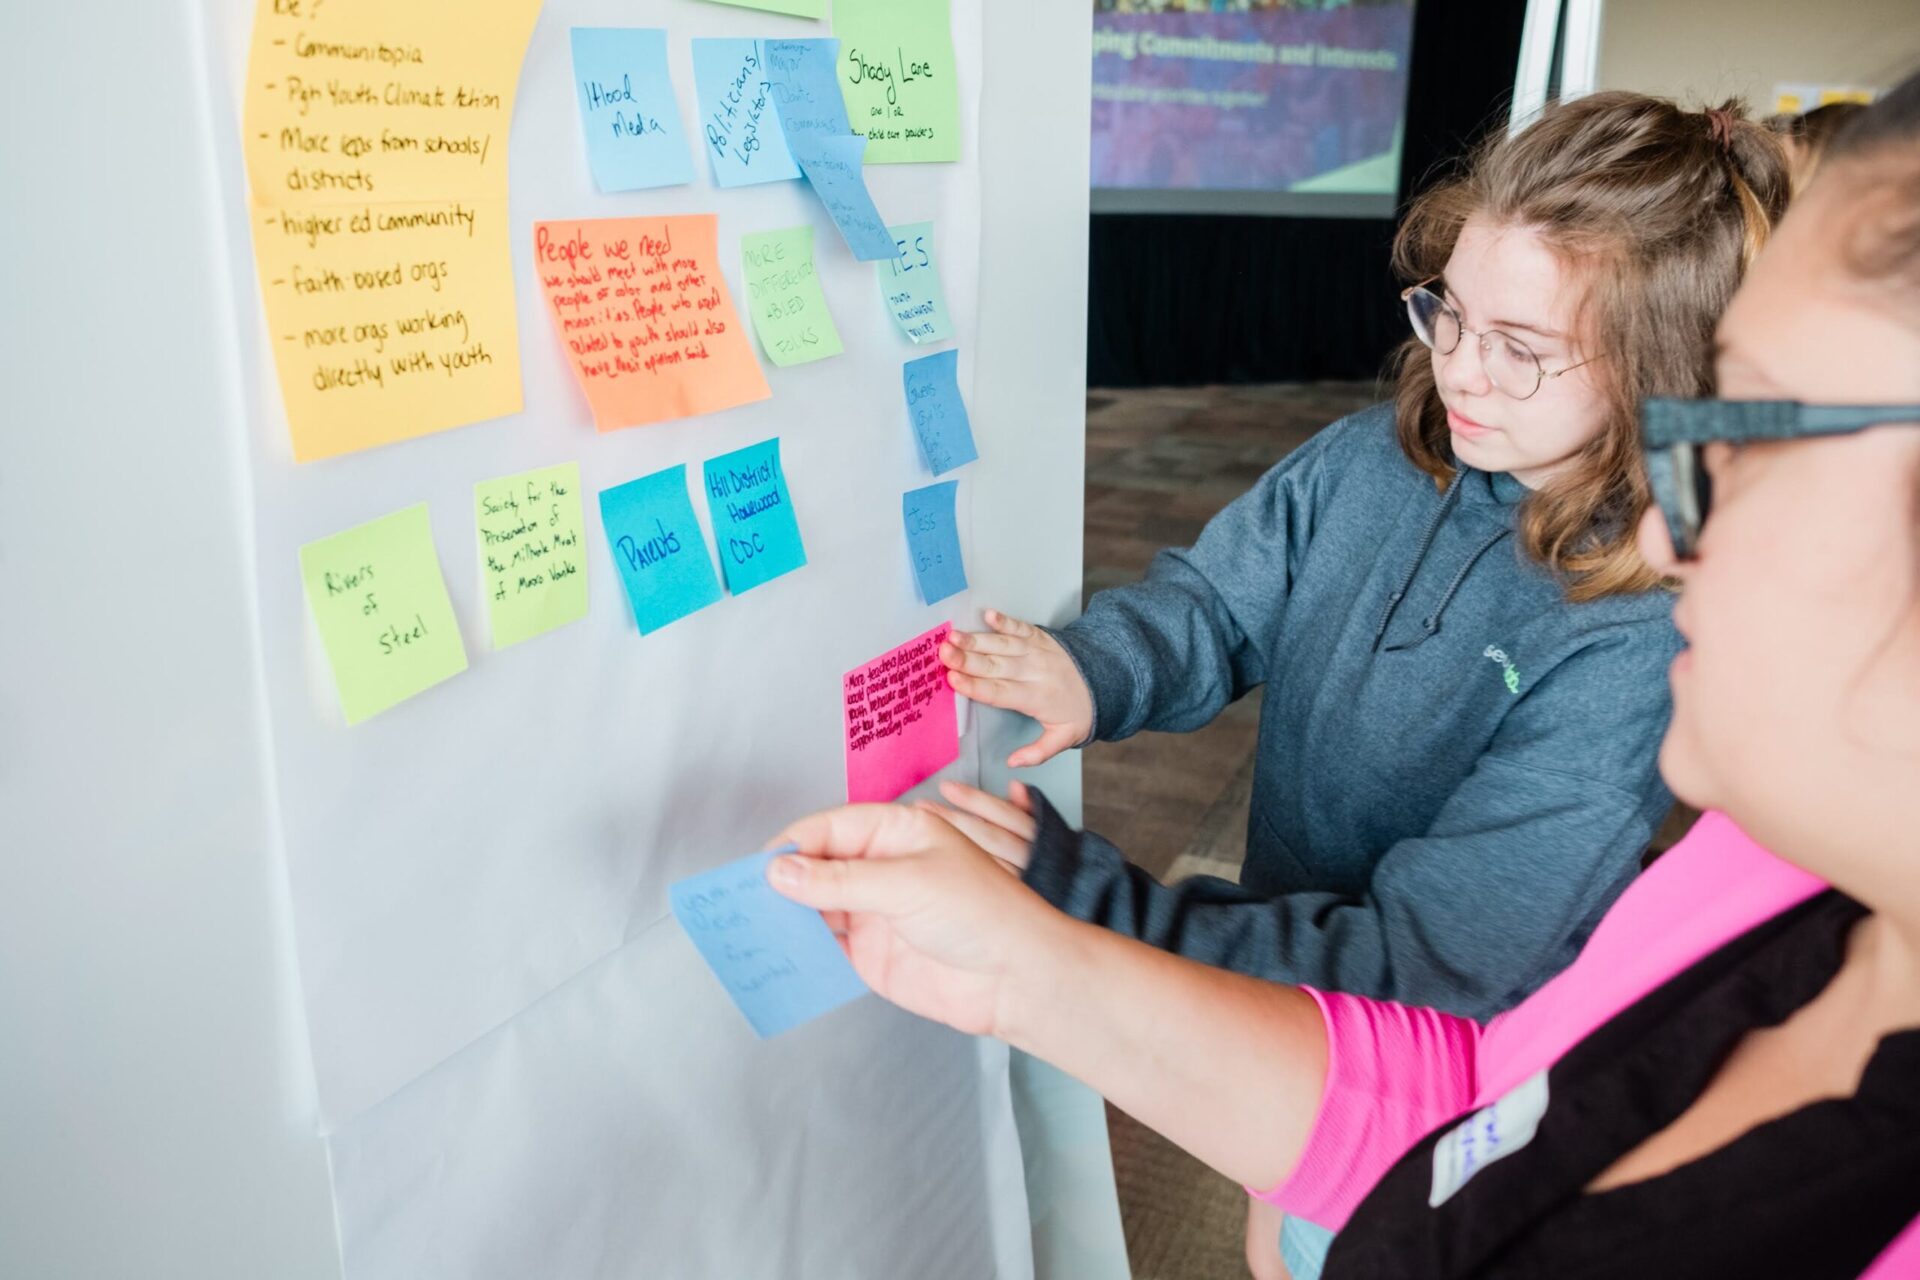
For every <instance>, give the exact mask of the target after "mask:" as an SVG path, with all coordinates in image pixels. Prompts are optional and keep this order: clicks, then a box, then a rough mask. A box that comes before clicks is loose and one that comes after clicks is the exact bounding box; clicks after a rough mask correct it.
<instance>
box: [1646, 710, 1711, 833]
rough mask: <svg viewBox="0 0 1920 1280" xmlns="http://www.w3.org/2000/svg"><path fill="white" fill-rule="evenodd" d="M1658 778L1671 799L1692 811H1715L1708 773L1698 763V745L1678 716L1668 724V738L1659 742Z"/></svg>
mask: <svg viewBox="0 0 1920 1280" xmlns="http://www.w3.org/2000/svg"><path fill="white" fill-rule="evenodd" d="M1660 777H1661V778H1662V780H1664V781H1665V782H1666V784H1667V790H1669V791H1671V792H1673V794H1674V798H1675V799H1677V800H1679V801H1681V802H1682V803H1683V804H1687V805H1690V806H1692V807H1693V808H1695V809H1702V810H1705V809H1715V808H1718V807H1719V805H1718V803H1717V802H1716V800H1715V799H1714V788H1713V787H1712V785H1711V784H1710V771H1709V770H1708V769H1706V768H1705V767H1704V765H1703V763H1702V761H1701V759H1700V752H1699V750H1698V746H1697V744H1696V743H1695V742H1694V741H1693V735H1692V734H1691V733H1689V732H1688V730H1687V725H1686V724H1685V722H1684V721H1682V720H1681V719H1680V717H1679V716H1678V715H1676V716H1675V717H1674V719H1673V720H1672V721H1671V722H1669V723H1668V725H1667V736H1666V737H1664V738H1662V739H1661V740H1660Z"/></svg>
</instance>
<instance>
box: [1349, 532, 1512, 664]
mask: <svg viewBox="0 0 1920 1280" xmlns="http://www.w3.org/2000/svg"><path fill="white" fill-rule="evenodd" d="M1512 533H1513V530H1511V529H1502V530H1500V532H1498V533H1496V534H1494V535H1493V536H1492V537H1490V538H1488V539H1487V540H1486V541H1485V542H1483V543H1481V544H1480V545H1479V547H1478V548H1476V549H1475V551H1474V553H1473V554H1472V555H1470V556H1468V557H1467V562H1466V563H1465V564H1463V565H1461V566H1460V572H1458V573H1456V574H1454V575H1453V581H1452V582H1449V583H1448V584H1447V589H1446V591H1445V592H1443V593H1442V594H1441V596H1440V603H1439V604H1438V605H1436V606H1434V610H1433V612H1432V613H1430V614H1428V615H1427V616H1426V617H1424V618H1422V619H1421V620H1420V634H1419V636H1417V637H1416V638H1414V639H1412V640H1401V641H1399V642H1397V643H1395V644H1390V645H1388V646H1387V648H1386V652H1388V653H1399V652H1401V651H1402V650H1404V649H1411V648H1413V647H1415V646H1416V645H1421V644H1425V643H1426V642H1427V640H1429V639H1430V638H1432V636H1433V633H1434V632H1436V631H1438V630H1440V617H1441V615H1442V614H1444V613H1446V611H1447V606H1448V605H1450V604H1452V603H1453V597H1454V593H1455V592H1457V591H1459V590H1460V584H1461V583H1463V582H1465V581H1466V580H1467V575H1468V574H1469V573H1471V572H1472V571H1473V566H1474V565H1475V564H1478V563H1479V561H1480V557H1481V556H1484V555H1485V554H1487V552H1489V551H1491V550H1493V548H1494V545H1495V544H1496V543H1498V542H1499V541H1500V539H1502V538H1505V537H1507V536H1509V535H1510V534H1512ZM1373 643H1374V647H1375V648H1379V645H1380V641H1379V638H1378V637H1375V639H1374V642H1373Z"/></svg>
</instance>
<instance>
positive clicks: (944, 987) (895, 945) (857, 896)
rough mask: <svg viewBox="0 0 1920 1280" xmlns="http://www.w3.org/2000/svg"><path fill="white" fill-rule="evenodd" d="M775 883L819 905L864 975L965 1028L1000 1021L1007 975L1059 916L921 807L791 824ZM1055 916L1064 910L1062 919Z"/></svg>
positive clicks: (974, 1030) (910, 1004)
mask: <svg viewBox="0 0 1920 1280" xmlns="http://www.w3.org/2000/svg"><path fill="white" fill-rule="evenodd" d="M788 844H791V845H794V846H796V847H797V848H798V849H799V853H798V854H788V855H785V856H783V857H778V858H775V859H774V860H773V862H772V863H771V864H770V865H769V866H768V868H767V881H768V883H769V884H771V885H772V886H773V888H774V890H775V891H776V892H778V893H780V894H782V895H784V896H786V897H788V898H791V899H793V900H794V901H795V902H799V903H802V904H804V905H806V906H809V907H814V908H816V909H818V910H819V911H820V912H821V913H822V914H823V915H824V916H825V917H826V921H827V924H828V927H830V928H832V929H833V931H834V932H835V933H836V934H839V935H841V939H842V941H841V945H842V946H843V947H844V948H845V949H846V953H847V958H848V959H849V960H850V961H852V962H853V968H854V971H855V972H856V973H858V974H859V975H860V977H861V979H862V980H863V981H864V982H865V983H866V984H867V985H868V986H869V987H871V988H872V989H873V990H874V991H875V992H876V993H878V994H879V995H881V996H882V997H884V998H885V999H887V1000H890V1001H892V1002H893V1003H894V1004H897V1005H899V1006H900V1007H901V1008H903V1009H905V1010H907V1011H908V1012H910V1013H917V1014H919V1015H920V1016H922V1017H925V1018H932V1019H934V1020H935V1021H937V1022H944V1023H946V1024H947V1025H948V1026H950V1027H953V1028H954V1029H955V1030H957V1031H964V1032H966V1033H968V1034H970V1035H992V1034H994V1032H995V1030H996V1028H997V1027H998V1026H1000V1022H1001V1020H1000V1016H999V1015H1000V1010H1001V1007H1002V999H1003V996H1004V989H1003V988H1004V984H1005V982H1006V980H1007V978H1008V976H1009V975H1010V974H1013V973H1016V972H1018V971H1019V970H1020V969H1022V968H1028V967H1030V966H1026V965H1023V964H1022V963H1021V960H1020V958H1021V957H1022V956H1024V955H1026V954H1028V948H1029V947H1031V946H1033V945H1035V944H1036V943H1037V942H1038V941H1039V939H1040V938H1041V937H1042V936H1043V935H1045V934H1046V932H1047V930H1048V929H1049V928H1050V927H1051V923H1052V921H1053V919H1054V918H1055V917H1057V916H1058V913H1057V912H1054V911H1053V909H1052V908H1050V907H1048V906H1047V905H1046V903H1044V902H1043V901H1041V899H1040V897H1039V896H1038V895H1037V894H1035V893H1034V892H1033V891H1032V890H1030V889H1028V888H1027V887H1026V886H1025V885H1022V884H1021V883H1020V882H1019V881H1018V880H1016V879H1015V878H1014V877H1012V876H1010V875H1008V874H1007V873H1006V871H1005V870H1004V869H1003V868H1001V867H1000V866H999V865H997V864H996V863H995V861H994V859H993V858H992V857H991V856H990V855H989V854H988V853H986V851H984V850H983V849H981V848H980V847H979V846H978V845H976V844H974V843H973V842H972V841H970V840H968V839H967V838H966V837H965V836H963V835H961V834H960V832H959V831H958V830H957V829H956V828H955V827H954V826H953V825H952V824H950V823H949V822H947V821H945V820H943V819H942V818H940V817H939V816H938V815H936V814H935V813H933V812H930V811H928V810H926V809H920V808H908V807H906V806H901V805H849V806H847V807H846V808H842V809H829V810H828V811H826V812H825V813H818V814H815V815H813V816H812V817H810V818H802V819H801V820H800V821H798V822H796V823H794V824H793V825H792V826H790V827H788V828H787V829H786V830H785V831H783V832H781V833H780V835H779V836H778V837H777V838H776V839H775V841H774V847H778V846H781V845H788ZM1059 918H1062V919H1063V918H1064V917H1059Z"/></svg>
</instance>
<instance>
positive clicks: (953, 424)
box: [901, 351, 980, 476]
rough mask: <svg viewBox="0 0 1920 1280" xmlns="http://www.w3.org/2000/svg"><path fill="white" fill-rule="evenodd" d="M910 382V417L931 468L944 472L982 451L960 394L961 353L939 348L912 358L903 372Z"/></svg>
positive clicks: (908, 401)
mask: <svg viewBox="0 0 1920 1280" xmlns="http://www.w3.org/2000/svg"><path fill="white" fill-rule="evenodd" d="M901 377H902V380H903V381H904V382H905V384H906V394H907V420H908V421H909V422H911V423H912V424H913V436H914V439H916V440H918V441H919V442H920V456H921V457H922V458H925V459H926V462H927V469H928V470H930V471H932V472H933V474H935V475H937V476H943V475H945V474H946V473H947V472H949V471H951V470H953V469H954V468H955V467H963V466H965V465H966V464H967V463H969V462H972V461H973V460H974V459H976V458H978V457H979V456H980V454H979V453H978V451H976V450H975V449H974V447H973V424H972V423H971V422H969V421H968V419H967V405H966V401H964V400H962V399H961V398H960V353H959V352H958V351H937V352H935V353H934V354H932V355H930V356H921V357H920V358H919V359H918V360H909V361H907V363H906V366H905V368H904V369H903V370H902V372H901Z"/></svg>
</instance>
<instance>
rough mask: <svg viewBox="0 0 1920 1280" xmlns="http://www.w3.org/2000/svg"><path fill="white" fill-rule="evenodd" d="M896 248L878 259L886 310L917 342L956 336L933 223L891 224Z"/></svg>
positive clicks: (877, 269) (941, 340)
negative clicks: (883, 257) (935, 253)
mask: <svg viewBox="0 0 1920 1280" xmlns="http://www.w3.org/2000/svg"><path fill="white" fill-rule="evenodd" d="M887 234H889V235H891V236H892V237H893V244H894V248H895V250H896V252H895V253H894V255H893V256H892V257H891V258H888V259H887V260H886V261H885V262H880V263H875V264H874V270H875V271H876V272H877V273H879V276H880V296H881V297H882V298H884V299H885V300H886V304H887V314H888V315H890V316H892V317H893V322H894V323H895V324H897V325H899V326H900V332H901V333H904V334H905V335H907V337H908V338H910V339H912V340H913V341H914V342H915V343H928V342H945V341H946V340H947V339H948V338H951V337H952V336H953V320H952V318H951V317H950V316H948V314H947V291H946V290H945V289H943V288H941V287H940V267H939V264H938V262H937V260H936V259H935V258H934V255H933V224H932V223H931V222H909V223H906V224H905V225H903V226H898V227H888V228H887Z"/></svg>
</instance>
